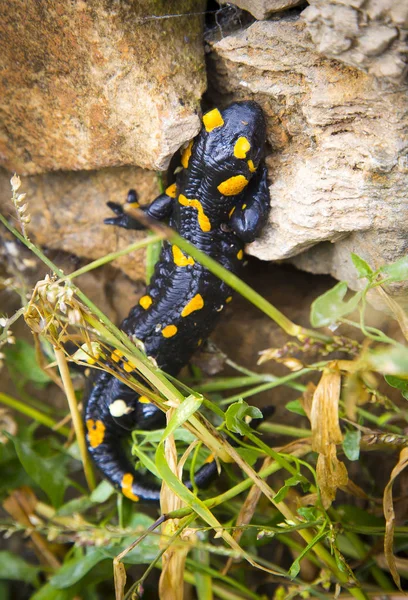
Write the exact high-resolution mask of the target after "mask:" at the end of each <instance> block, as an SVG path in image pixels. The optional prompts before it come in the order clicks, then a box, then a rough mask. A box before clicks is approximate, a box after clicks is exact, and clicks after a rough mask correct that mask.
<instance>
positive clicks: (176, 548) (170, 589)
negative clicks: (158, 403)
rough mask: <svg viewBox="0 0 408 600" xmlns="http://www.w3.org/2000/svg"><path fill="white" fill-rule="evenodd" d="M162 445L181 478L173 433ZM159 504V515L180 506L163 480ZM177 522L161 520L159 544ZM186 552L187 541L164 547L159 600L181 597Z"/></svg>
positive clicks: (165, 543)
mask: <svg viewBox="0 0 408 600" xmlns="http://www.w3.org/2000/svg"><path fill="white" fill-rule="evenodd" d="M175 412H176V410H175V409H173V408H171V409H170V410H168V411H167V414H166V417H167V423H169V422H170V420H171V418H172V417H173V415H174V414H175ZM164 448H165V457H166V461H167V464H168V465H169V467H170V469H171V470H172V471H173V473H175V474H176V475H177V477H178V479H181V471H182V466H180V465H178V464H177V448H176V443H175V440H174V435H173V434H170V435H169V436H168V437H167V438H166V440H165V442H164ZM160 506H161V511H162V514H167V513H169V512H171V511H173V510H177V509H178V508H181V507H182V506H183V501H182V500H181V499H180V498H179V496H177V494H175V493H174V492H173V491H172V490H171V489H170V488H169V487H168V486H167V484H166V483H165V481H164V480H163V483H162V489H161V494H160ZM178 525H179V520H178V519H171V520H168V521H165V522H164V523H163V525H162V538H161V542H160V545H161V547H167V546H168V543H169V539H170V538H171V537H172V536H173V535H174V533H176V531H177V529H178ZM188 551H189V545H188V544H183V545H180V544H177V545H175V544H173V545H170V546H168V547H167V549H166V550H165V552H164V554H163V556H162V572H161V575H160V581H159V598H160V600H178V599H179V600H182V599H183V588H184V569H185V561H186V556H187V554H188Z"/></svg>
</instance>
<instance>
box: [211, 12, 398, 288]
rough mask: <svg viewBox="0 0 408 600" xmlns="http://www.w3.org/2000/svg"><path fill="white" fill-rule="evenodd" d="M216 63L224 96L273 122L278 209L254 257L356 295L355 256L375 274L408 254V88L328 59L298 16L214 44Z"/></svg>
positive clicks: (215, 82) (271, 161)
mask: <svg viewBox="0 0 408 600" xmlns="http://www.w3.org/2000/svg"><path fill="white" fill-rule="evenodd" d="M209 60H210V69H211V72H212V74H213V76H212V80H211V86H212V88H211V89H212V90H215V93H216V94H218V95H219V94H220V93H221V94H223V95H225V97H228V101H230V100H231V99H232V98H233V99H235V100H237V99H244V98H246V99H247V98H251V99H254V100H257V101H258V102H259V103H260V104H261V105H262V107H263V109H264V111H265V113H266V115H267V121H268V132H269V142H270V144H271V146H272V153H271V154H270V155H269V157H268V160H267V164H268V167H269V172H270V180H271V187H270V190H271V198H272V210H271V214H270V221H269V225H268V226H267V227H266V228H265V230H264V233H263V236H262V238H260V239H259V240H257V241H256V242H254V243H253V244H251V245H250V246H249V247H248V248H247V251H248V252H249V253H250V254H253V255H255V256H257V257H258V258H261V259H263V260H275V261H276V260H283V259H291V260H293V262H295V264H296V265H298V266H299V267H301V268H304V269H307V270H310V271H312V272H317V273H330V274H332V275H333V276H334V277H337V278H341V279H345V280H347V281H348V282H349V283H350V284H351V285H352V286H353V287H359V286H361V285H362V282H361V281H357V278H356V272H355V269H354V267H353V265H352V263H351V260H350V252H351V251H353V252H356V253H357V254H359V255H360V256H362V257H363V258H365V259H366V260H368V262H369V263H370V264H372V265H373V266H374V267H378V266H380V265H382V264H384V263H386V262H391V261H393V260H396V259H397V258H399V257H401V256H403V255H405V254H406V252H407V250H408V235H407V233H408V231H407V230H408V204H407V192H406V191H407V186H408V157H407V149H408V143H407V138H406V131H407V127H408V111H407V108H408V100H407V87H404V86H400V88H399V89H395V88H393V87H392V86H390V85H386V84H385V83H381V82H379V81H378V80H377V79H376V78H375V77H373V76H371V75H368V74H366V73H364V72H362V71H360V70H356V69H352V68H350V67H347V66H345V65H342V63H340V62H338V61H335V60H330V59H326V58H323V57H322V56H320V55H319V54H318V53H317V52H316V50H315V48H314V45H313V44H312V42H311V40H310V38H309V36H308V34H307V31H306V28H305V24H304V23H302V21H301V20H299V19H296V18H291V17H287V18H285V19H281V20H280V21H263V22H261V21H259V22H255V23H254V24H252V25H251V26H250V27H249V28H248V29H246V30H244V31H240V32H236V33H233V34H231V35H229V36H228V37H225V38H224V39H222V40H221V41H219V42H216V43H212V52H211V54H210V57H209ZM212 93H213V94H214V91H213V92H212ZM302 253H303V254H302ZM294 257H296V258H294Z"/></svg>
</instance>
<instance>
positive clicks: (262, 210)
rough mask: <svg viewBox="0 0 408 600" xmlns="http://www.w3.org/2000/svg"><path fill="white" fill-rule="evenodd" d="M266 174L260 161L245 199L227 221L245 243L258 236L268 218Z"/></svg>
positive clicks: (268, 198) (268, 197) (264, 166)
mask: <svg viewBox="0 0 408 600" xmlns="http://www.w3.org/2000/svg"><path fill="white" fill-rule="evenodd" d="M267 176H268V171H267V168H266V165H265V163H261V164H260V165H259V167H258V172H257V173H256V175H255V176H254V177H253V178H252V179H251V181H250V183H249V186H248V188H247V193H246V194H245V200H244V201H243V202H242V204H241V205H238V206H237V207H236V209H235V211H234V213H233V215H232V217H231V219H230V222H229V225H230V227H231V229H232V230H233V231H234V232H235V233H236V234H237V236H238V237H239V238H240V239H241V240H242V241H244V242H245V243H246V244H248V243H250V242H253V241H254V240H255V238H257V237H258V235H259V233H260V231H261V229H262V228H263V227H264V225H265V224H266V221H267V219H268V214H269V210H270V204H269V203H270V195H269V187H268V179H267Z"/></svg>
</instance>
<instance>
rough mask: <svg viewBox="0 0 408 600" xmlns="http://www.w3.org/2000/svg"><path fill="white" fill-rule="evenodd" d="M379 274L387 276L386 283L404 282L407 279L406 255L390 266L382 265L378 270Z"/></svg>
mask: <svg viewBox="0 0 408 600" xmlns="http://www.w3.org/2000/svg"><path fill="white" fill-rule="evenodd" d="M380 272H381V273H385V274H386V275H387V276H388V281H405V280H406V279H408V255H407V256H403V257H402V258H400V259H398V260H396V261H395V262H393V263H391V264H390V265H384V266H383V267H381V268H380Z"/></svg>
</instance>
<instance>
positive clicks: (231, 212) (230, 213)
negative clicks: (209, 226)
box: [228, 206, 236, 218]
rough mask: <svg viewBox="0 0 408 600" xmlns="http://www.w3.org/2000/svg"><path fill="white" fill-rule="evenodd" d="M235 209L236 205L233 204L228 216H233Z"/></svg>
mask: <svg viewBox="0 0 408 600" xmlns="http://www.w3.org/2000/svg"><path fill="white" fill-rule="evenodd" d="M235 209H236V206H233V207H232V208H231V210H230V211H229V213H228V216H229V218H231V217H232V215H233V214H234V210H235Z"/></svg>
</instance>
